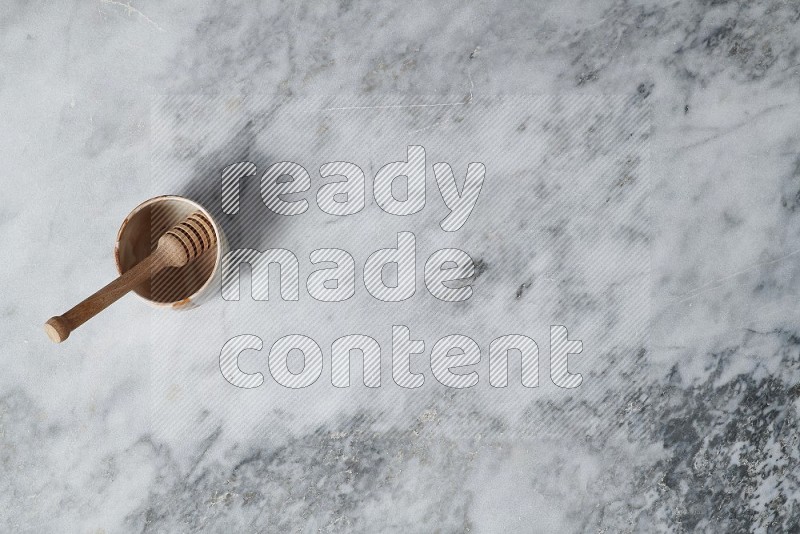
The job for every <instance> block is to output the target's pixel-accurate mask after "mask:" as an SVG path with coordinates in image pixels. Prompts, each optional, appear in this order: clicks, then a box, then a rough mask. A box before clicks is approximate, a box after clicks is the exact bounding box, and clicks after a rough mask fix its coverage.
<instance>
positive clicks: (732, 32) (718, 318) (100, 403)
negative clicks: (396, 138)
mask: <svg viewBox="0 0 800 534" xmlns="http://www.w3.org/2000/svg"><path fill="white" fill-rule="evenodd" d="M175 93H178V94H189V95H196V94H202V95H207V96H217V95H222V96H225V97H237V96H241V97H245V96H247V95H252V94H260V95H269V96H270V97H271V98H282V99H294V98H314V97H317V96H319V95H351V96H353V97H356V98H373V99H378V100H380V99H381V98H384V97H385V98H387V99H388V98H394V97H396V96H397V95H426V97H428V98H431V97H436V96H437V95H438V96H441V97H442V99H443V101H445V102H450V101H452V100H451V99H452V98H453V97H454V96H455V97H456V98H457V99H458V101H472V99H473V98H476V99H477V98H481V97H489V98H491V97H495V96H497V95H519V94H525V95H531V94H533V95H559V94H565V93H568V94H572V95H604V94H614V95H624V96H628V97H630V98H636V99H640V100H641V101H644V102H646V103H647V105H649V106H650V108H651V110H652V111H651V121H652V126H651V137H650V151H651V155H650V166H651V170H650V173H649V176H650V184H649V186H650V209H651V222H650V226H651V231H650V244H649V251H650V285H649V301H650V327H649V332H648V338H649V339H648V346H647V351H646V353H644V354H643V356H642V358H643V360H644V361H643V362H641V368H640V369H639V373H640V375H639V377H638V379H637V380H636V387H635V388H632V389H631V390H626V391H624V398H622V399H617V400H618V401H620V402H619V404H620V406H621V407H622V408H621V409H619V410H612V411H608V412H602V413H600V415H597V422H598V423H602V424H603V425H604V428H613V431H608V432H601V433H590V434H586V433H585V432H583V433H577V432H576V433H573V434H572V435H568V436H563V435H562V436H559V437H552V436H549V435H544V434H543V435H542V436H536V435H533V436H527V437H525V438H524V439H523V438H519V437H503V436H502V435H501V434H492V435H489V436H483V435H475V436H464V435H460V436H458V437H455V436H454V437H449V436H448V433H447V432H441V431H436V427H437V425H439V424H444V423H442V421H444V422H445V423H446V420H447V416H448V414H446V413H439V412H431V411H423V412H421V413H420V414H419V415H416V416H414V417H413V418H412V420H410V421H406V422H404V423H402V424H397V425H394V426H391V425H390V426H389V427H387V426H386V425H384V424H382V423H380V422H375V421H372V420H370V419H368V418H367V419H364V418H359V416H358V415H348V414H347V412H346V411H342V412H341V413H338V414H337V413H333V414H332V415H331V420H330V422H329V423H328V424H326V425H323V426H321V427H318V428H316V429H315V430H313V431H308V432H288V431H286V432H284V431H276V432H273V433H270V434H268V435H263V434H259V435H257V436H253V437H252V438H251V439H242V438H241V435H240V434H237V435H236V437H235V438H234V437H232V436H231V435H230V434H229V433H227V432H226V431H225V430H219V429H213V430H211V431H209V432H206V433H205V434H202V433H201V435H200V436H199V437H197V438H196V439H191V440H188V439H184V440H175V439H169V438H168V437H164V436H162V435H161V434H160V433H159V432H156V431H154V429H153V421H152V413H151V410H150V400H151V399H150V389H149V388H150V373H149V366H148V365H147V363H146V362H147V359H148V358H149V357H151V356H152V355H156V356H158V355H159V353H158V351H157V350H156V351H155V352H153V349H152V347H151V346H150V345H149V341H150V340H149V337H148V336H149V332H150V331H149V327H148V324H149V323H148V320H149V319H150V318H151V317H152V312H150V311H149V310H147V309H146V308H145V306H144V305H143V304H142V302H140V301H137V300H136V299H134V298H127V299H124V300H123V301H121V302H119V303H118V304H116V305H115V308H114V313H109V314H105V315H101V316H99V317H98V318H96V319H95V320H94V321H93V324H92V325H91V328H92V333H91V335H89V334H87V335H86V336H84V337H83V338H82V339H81V342H80V343H69V342H68V344H65V345H64V346H59V347H55V346H52V345H51V344H50V343H49V342H48V341H47V339H46V338H45V337H44V336H43V334H42V332H41V323H42V321H43V320H44V319H46V318H47V317H49V316H51V315H53V314H54V313H56V312H58V311H60V308H61V307H63V306H66V305H69V304H70V303H71V302H73V301H74V300H75V298H76V296H79V295H82V292H83V291H84V289H87V288H94V287H95V286H96V285H97V284H98V281H105V280H108V279H110V278H111V277H113V276H114V274H115V272H114V266H113V261H112V259H111V257H110V250H109V249H110V243H112V242H113V237H114V233H115V231H116V228H117V227H118V225H119V223H120V221H121V220H122V218H124V216H125V215H126V214H127V213H128V212H129V211H130V209H131V208H132V207H133V206H134V205H136V204H138V203H139V202H140V201H142V200H143V199H145V198H147V197H148V196H152V195H153V194H159V193H164V192H171V191H160V190H154V184H153V182H152V180H151V174H152V169H151V156H152V146H151V141H152V137H151V129H152V126H153V125H152V121H151V112H152V103H153V99H154V97H156V96H157V95H160V94H175ZM798 117H800V4H797V3H796V2H791V1H759V2H744V1H723V0H720V1H716V0H714V1H712V0H703V1H691V2H690V1H678V2H673V3H670V4H665V3H661V2H630V1H618V2H600V1H596V2H588V1H584V2H581V1H575V0H568V1H566V2H555V1H553V2H506V3H495V2H486V3H460V2H453V3H447V4H444V3H442V4H440V3H434V2H430V3H414V2H412V3H402V4H392V3H390V2H377V3H375V2H373V3H363V4H358V3H355V2H348V1H341V2H336V3H334V2H319V3H307V2H294V3H252V2H238V3H237V2H224V3H213V4H212V3H203V2H188V1H186V2H170V3H157V2H151V1H147V2H135V3H125V2H116V1H111V0H105V1H100V2H73V3H67V2H26V1H22V0H18V1H11V0H4V1H3V3H2V4H1V5H0V153H1V154H2V155H3V159H4V169H3V172H2V175H0V176H2V178H0V179H1V180H2V184H3V193H2V202H0V236H1V237H2V240H3V243H4V244H5V246H7V247H8V250H7V252H6V254H5V256H4V258H3V261H2V262H0V293H1V294H2V295H3V299H2V302H0V317H2V321H0V332H2V336H1V337H0V357H1V358H2V359H3V372H2V373H0V461H2V469H0V530H3V531H7V532H92V533H95V532H120V531H122V532H125V531H142V532H175V531H177V532H182V531H196V530H205V531H211V532H231V531H243V532H255V531H278V532H284V531H292V532H293V531H298V532H313V531H322V532H340V531H360V532H374V531H390V532H393V531H407V532H433V531H440V532H456V531H458V532H466V531H470V532H497V531H501V530H513V531H522V532H554V531H563V532H642V531H648V532H661V531H663V532H684V531H685V532H689V531H706V532H739V531H755V532H783V531H797V530H798V529H799V528H800V468H799V467H798V465H799V463H800V452H799V450H800V449H798V445H799V443H798V441H799V439H800V438H799V435H798V408H800V404H799V403H798V397H800V385H798V384H800V363H799V360H800V340H799V338H800V333H798V329H797V319H798V305H797V297H798V293H799V291H798V287H799V284H800V267H798V265H799V264H800V263H799V261H800V236H799V235H798V232H799V231H800V217H799V216H798V213H800V210H798V206H800V149H799V148H798V146H799V143H800V135H799V134H798V131H799V130H798V126H797V125H798V120H797V118H798ZM156 185H157V184H156ZM313 230H314V229H313V227H309V228H307V231H309V232H313ZM488 261H489V264H491V260H488ZM81 288H82V289H81ZM510 298H513V296H510ZM203 310H205V309H201V310H198V312H199V313H204V311H203ZM192 313H194V312H192ZM119 317H128V318H130V321H129V324H126V325H123V326H122V327H121V326H120V324H119V320H118V318H119ZM87 328H88V327H87ZM232 333H236V332H232ZM348 333H349V332H348ZM70 341H77V339H76V340H70Z"/></svg>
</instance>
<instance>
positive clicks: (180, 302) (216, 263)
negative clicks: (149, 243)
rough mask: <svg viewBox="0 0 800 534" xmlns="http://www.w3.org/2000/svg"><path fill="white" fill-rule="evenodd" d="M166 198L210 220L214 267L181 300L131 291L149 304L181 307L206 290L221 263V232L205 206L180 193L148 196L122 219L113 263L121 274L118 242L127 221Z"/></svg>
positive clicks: (193, 300)
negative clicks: (214, 244)
mask: <svg viewBox="0 0 800 534" xmlns="http://www.w3.org/2000/svg"><path fill="white" fill-rule="evenodd" d="M167 200H172V201H178V202H184V203H186V204H189V205H191V206H192V207H193V208H195V209H196V210H199V211H201V212H202V213H203V215H205V216H206V218H208V220H209V222H211V226H212V227H213V228H214V232H215V233H216V237H217V247H216V249H217V250H216V252H217V257H216V260H215V261H214V268H213V269H212V270H211V273H210V274H209V275H208V278H207V279H206V281H205V282H204V283H203V285H202V286H200V288H199V289H198V290H197V291H195V292H194V293H192V294H191V295H189V296H187V297H184V298H183V299H181V300H176V301H173V302H158V301H155V300H151V299H149V298H147V297H144V296H142V295H140V294H139V293H138V292H136V291H133V293H134V294H135V295H136V296H137V297H138V298H140V299H142V300H143V301H145V302H147V303H148V304H150V305H152V306H156V307H158V308H172V309H176V308H181V307H183V306H185V305H187V304H190V303H194V302H195V300H196V299H197V297H198V296H200V295H202V294H203V293H205V292H206V290H207V289H208V287H209V286H210V285H211V283H212V281H213V280H214V279H215V277H216V275H217V272H218V271H219V269H220V265H221V263H222V261H221V259H222V253H223V248H222V247H223V245H222V234H221V233H220V229H219V225H217V222H216V221H215V220H214V218H213V217H212V216H211V214H210V213H209V212H208V210H207V209H206V208H204V207H203V206H202V205H200V204H198V203H197V202H195V201H194V200H191V199H189V198H186V197H182V196H180V195H159V196H157V197H152V198H148V199H147V200H145V201H144V202H142V203H140V204H139V205H138V206H136V207H135V208H133V209H132V210H131V211H130V213H128V215H127V216H126V217H125V219H124V220H123V221H122V224H121V225H120V227H119V229H118V230H117V237H116V241H115V243H114V264H115V265H116V267H117V273H118V274H120V275H121V274H122V267H121V265H120V258H119V244H120V240H121V238H122V232H123V231H124V230H125V228H126V227H127V226H128V221H130V220H131V219H132V218H133V216H134V215H136V214H137V213H139V212H140V211H142V210H143V209H144V208H146V207H148V206H151V205H153V204H157V203H159V202H164V201H167Z"/></svg>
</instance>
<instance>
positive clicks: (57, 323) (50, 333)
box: [44, 316, 72, 343]
mask: <svg viewBox="0 0 800 534" xmlns="http://www.w3.org/2000/svg"><path fill="white" fill-rule="evenodd" d="M44 331H45V332H46V333H47V337H49V338H50V341H52V342H53V343H61V342H62V341H64V340H65V339H67V338H68V337H69V333H70V332H71V331H72V329H71V328H70V327H69V324H68V323H67V321H66V320H64V318H63V317H60V316H57V317H51V318H50V319H48V321H47V322H46V323H44Z"/></svg>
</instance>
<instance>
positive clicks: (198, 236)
mask: <svg viewBox="0 0 800 534" xmlns="http://www.w3.org/2000/svg"><path fill="white" fill-rule="evenodd" d="M216 242H217V239H216V233H215V232H214V227H213V226H212V225H211V222H209V220H208V219H207V218H206V217H205V215H203V214H202V213H201V212H199V211H196V212H194V213H192V214H191V215H189V216H188V217H187V218H186V219H184V220H183V221H182V222H181V223H179V224H177V225H175V226H173V227H172V228H171V229H169V230H167V232H166V233H165V234H164V235H162V236H161V237H160V238H159V239H158V244H157V246H156V249H155V250H154V251H153V252H152V253H151V254H150V255H149V256H147V257H146V258H145V259H143V260H142V261H140V262H139V263H137V264H136V265H134V266H133V267H131V268H130V269H129V270H127V271H125V272H124V273H123V274H121V275H120V276H119V278H117V279H116V280H114V281H113V282H111V283H110V284H108V285H107V286H105V287H104V288H102V289H100V290H99V291H97V292H96V293H95V294H94V295H92V296H90V297H88V298H87V299H86V300H84V301H83V302H81V303H79V304H78V305H76V306H75V307H74V308H72V309H71V310H69V311H68V312H66V313H64V314H63V315H58V316H56V317H51V318H50V319H49V320H48V321H47V322H46V323H45V325H44V330H45V332H47V335H48V337H49V338H50V339H51V340H53V342H55V343H61V342H62V341H64V340H65V339H67V338H68V337H69V334H70V332H72V331H73V330H75V329H76V328H78V327H79V326H81V325H82V324H83V323H85V322H86V321H88V320H89V319H91V318H92V317H94V316H95V315H97V314H98V313H100V312H101V311H103V310H104V309H106V308H107V307H108V306H110V305H111V304H112V303H114V302H116V301H117V300H119V299H120V298H121V297H122V296H123V295H125V294H127V293H128V292H129V291H130V290H132V289H134V288H136V287H137V286H139V284H141V283H143V282H144V281H145V280H148V279H150V278H151V277H152V276H153V275H155V274H156V273H158V272H160V271H161V270H162V269H166V268H167V267H183V266H185V265H187V264H189V263H191V262H192V261H194V260H195V259H197V258H198V257H199V256H200V255H201V254H203V252H205V251H207V250H209V249H211V248H212V247H213V246H214V245H215V244H216Z"/></svg>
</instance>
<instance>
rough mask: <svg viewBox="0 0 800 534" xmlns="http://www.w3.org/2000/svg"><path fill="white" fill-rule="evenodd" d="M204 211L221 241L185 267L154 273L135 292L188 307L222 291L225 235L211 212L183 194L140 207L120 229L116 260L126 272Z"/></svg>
mask: <svg viewBox="0 0 800 534" xmlns="http://www.w3.org/2000/svg"><path fill="white" fill-rule="evenodd" d="M195 211H200V212H201V213H203V215H205V216H206V217H207V218H208V220H209V221H211V224H212V226H213V227H214V232H216V238H217V244H216V247H212V248H211V249H209V250H208V251H206V252H205V253H203V254H202V255H201V256H200V257H199V258H197V259H196V260H195V261H194V262H192V263H190V264H188V265H185V266H184V267H181V268H167V269H164V270H162V271H161V272H159V273H156V274H155V275H154V276H153V279H152V280H151V281H150V283H149V284H143V285H142V286H140V287H138V288H136V289H135V290H134V291H135V292H136V294H137V295H139V296H140V297H141V298H143V299H144V300H145V301H147V302H148V303H150V304H151V305H153V306H156V307H160V308H172V309H175V310H185V309H190V308H194V307H197V306H199V305H200V304H202V303H204V302H206V301H207V300H209V299H210V298H211V297H212V296H213V295H214V293H215V292H216V291H219V272H220V262H221V259H222V257H223V256H224V254H225V249H226V247H227V243H226V241H225V236H224V235H223V234H222V231H221V229H220V227H219V224H217V222H216V221H214V218H213V217H212V216H211V214H210V213H209V212H208V210H206V209H205V208H204V207H202V206H201V205H200V204H198V203H197V202H194V201H193V200H189V199H187V198H183V197H179V196H160V197H155V198H151V199H150V200H146V201H145V202H143V203H141V204H139V205H138V206H136V207H135V208H134V209H133V211H131V213H130V214H129V215H128V216H127V217H126V218H125V220H124V221H123V223H122V226H120V228H119V232H117V243H116V246H115V247H114V261H115V262H116V264H117V271H119V273H120V274H122V273H124V272H125V271H127V270H128V269H130V268H131V267H133V266H134V265H136V264H137V263H139V262H140V261H141V260H142V259H144V258H145V257H147V256H148V255H149V254H150V253H151V252H152V251H153V250H155V246H156V243H157V242H158V238H159V237H161V235H163V234H164V233H165V232H166V231H167V230H169V229H170V228H172V227H173V226H175V225H176V224H178V223H180V222H181V221H183V220H184V219H185V218H186V217H187V216H188V215H190V214H191V213H193V212H195Z"/></svg>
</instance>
